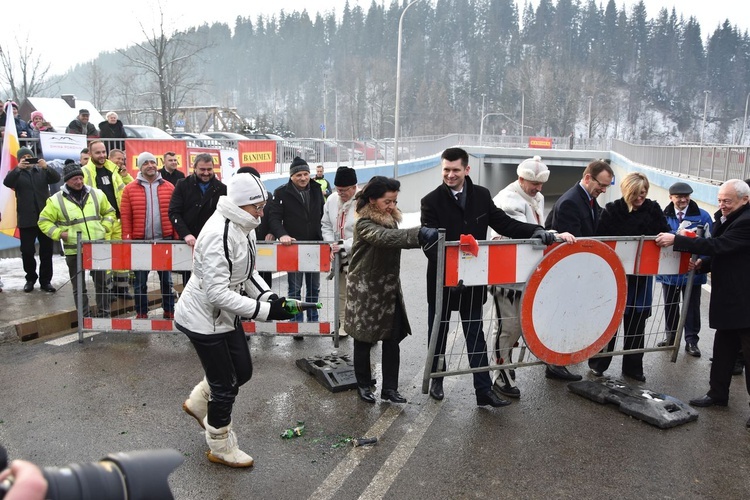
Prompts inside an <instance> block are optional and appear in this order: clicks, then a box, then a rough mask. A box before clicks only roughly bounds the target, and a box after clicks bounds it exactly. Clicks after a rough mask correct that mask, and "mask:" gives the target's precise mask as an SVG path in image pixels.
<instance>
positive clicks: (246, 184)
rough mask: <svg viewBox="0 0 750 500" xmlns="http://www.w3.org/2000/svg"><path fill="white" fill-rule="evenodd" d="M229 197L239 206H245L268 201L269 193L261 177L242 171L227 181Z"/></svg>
mask: <svg viewBox="0 0 750 500" xmlns="http://www.w3.org/2000/svg"><path fill="white" fill-rule="evenodd" d="M227 198H229V200H230V201H231V202H232V203H234V204H235V205H237V206H238V207H244V206H246V205H257V204H258V203H261V202H264V201H266V200H267V199H268V193H266V188H265V187H263V183H262V182H261V181H260V179H258V178H257V177H255V176H254V175H253V174H249V173H242V174H234V176H233V177H232V178H231V179H230V180H229V183H227Z"/></svg>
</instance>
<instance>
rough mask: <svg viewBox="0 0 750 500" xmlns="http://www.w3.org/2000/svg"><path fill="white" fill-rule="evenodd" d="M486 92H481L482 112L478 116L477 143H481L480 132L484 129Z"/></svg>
mask: <svg viewBox="0 0 750 500" xmlns="http://www.w3.org/2000/svg"><path fill="white" fill-rule="evenodd" d="M486 95H487V94H482V112H481V113H480V116H481V117H482V118H481V119H480V120H479V145H480V146H481V145H482V132H483V131H484V97H485V96H486Z"/></svg>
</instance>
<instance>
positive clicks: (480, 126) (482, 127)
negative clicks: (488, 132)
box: [479, 112, 507, 146]
mask: <svg viewBox="0 0 750 500" xmlns="http://www.w3.org/2000/svg"><path fill="white" fill-rule="evenodd" d="M488 116H505V117H506V118H507V115H506V114H505V113H499V112H498V113H487V114H486V115H482V122H481V123H480V124H479V145H480V146H481V145H482V137H483V136H484V119H485V118H487V117H488Z"/></svg>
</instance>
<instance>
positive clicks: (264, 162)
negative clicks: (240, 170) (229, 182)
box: [237, 141, 276, 174]
mask: <svg viewBox="0 0 750 500" xmlns="http://www.w3.org/2000/svg"><path fill="white" fill-rule="evenodd" d="M237 148H238V149H239V158H240V167H253V168H255V169H256V170H257V171H258V172H259V173H261V174H264V173H269V172H275V171H276V141H238V142H237Z"/></svg>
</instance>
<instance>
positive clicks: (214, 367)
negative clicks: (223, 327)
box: [176, 321, 253, 429]
mask: <svg viewBox="0 0 750 500" xmlns="http://www.w3.org/2000/svg"><path fill="white" fill-rule="evenodd" d="M176 326H177V328H178V329H179V330H180V331H181V332H182V333H184V334H185V335H187V336H188V338H189V339H190V342H191V343H192V344H193V347H194V348H195V352H196V353H197V354H198V358H199V359H200V360H201V365H203V371H205V372H206V380H207V381H208V386H209V387H210V388H211V400H210V401H209V402H208V425H210V426H211V427H214V428H216V429H218V428H220V427H225V426H227V425H229V423H230V422H231V421H232V406H234V400H235V398H236V397H237V394H238V393H239V390H240V386H242V385H244V384H245V383H246V382H247V381H249V380H250V378H251V377H252V376H253V361H252V358H251V357H250V348H249V347H248V345H247V340H246V339H245V332H244V331H243V330H242V326H241V325H240V324H239V321H237V324H236V328H235V330H233V331H231V332H228V333H218V334H210V335H206V334H201V333H196V332H191V331H190V330H187V329H186V328H184V327H183V326H181V325H179V324H177V325H176Z"/></svg>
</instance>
